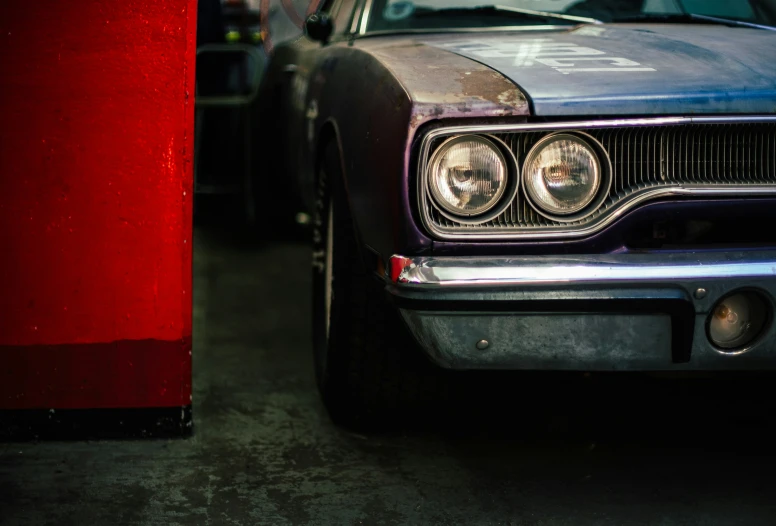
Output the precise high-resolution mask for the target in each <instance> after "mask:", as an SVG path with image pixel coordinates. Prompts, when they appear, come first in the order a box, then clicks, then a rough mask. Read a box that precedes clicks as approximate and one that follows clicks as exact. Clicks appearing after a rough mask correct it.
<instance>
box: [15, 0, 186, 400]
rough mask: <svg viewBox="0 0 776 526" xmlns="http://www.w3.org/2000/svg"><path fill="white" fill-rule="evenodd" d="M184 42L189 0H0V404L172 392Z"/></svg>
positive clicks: (182, 303) (181, 265)
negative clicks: (30, 0) (92, 349)
mask: <svg viewBox="0 0 776 526" xmlns="http://www.w3.org/2000/svg"><path fill="white" fill-rule="evenodd" d="M195 46H196V0H151V1H148V0H142V1H141V0H123V1H121V2H100V1H97V0H84V1H82V2H77V3H73V2H61V1H59V0H43V1H39V2H36V3H35V4H34V5H33V4H23V3H22V4H20V3H18V2H2V3H0V94H1V96H0V115H2V116H3V125H2V127H0V247H2V248H0V250H2V251H3V252H4V253H5V254H4V257H2V258H0V290H2V293H0V346H1V347H0V372H2V373H3V374H2V375H0V376H2V378H3V379H4V380H3V382H2V385H0V406H2V407H4V408H9V407H14V405H13V402H12V401H10V402H9V399H8V396H9V395H11V394H13V393H16V395H18V393H20V392H22V393H26V394H25V396H26V397H27V398H25V399H27V400H34V401H35V402H34V404H33V405H35V404H38V405H40V406H41V407H65V406H67V407H113V406H115V407H128V406H130V405H131V404H134V403H140V402H143V405H144V406H148V405H154V404H157V403H158V404H167V403H169V402H174V405H179V404H180V403H182V402H183V401H186V403H188V402H187V400H188V398H189V395H190V356H189V353H188V351H186V352H185V356H184V358H182V359H181V358H180V357H179V356H178V353H177V352H173V353H172V355H168V354H169V353H170V351H164V352H162V350H161V349H162V348H166V347H165V345H166V344H171V345H173V346H176V345H177V346H178V347H180V345H181V343H180V342H185V341H188V339H189V338H190V336H191V242H190V240H191V197H192V193H191V187H192V180H191V173H192V167H191V155H192V147H193V132H192V130H193V122H194V121H193V107H192V104H191V103H192V102H193V99H192V98H190V97H189V94H190V93H193V90H194V58H195V49H196V47H195ZM122 342H147V343H146V345H147V346H148V348H147V349H145V350H144V349H143V345H142V344H138V345H137V346H135V345H134V344H133V345H129V346H128V347H127V346H125V344H124V343H122ZM148 342H157V343H148ZM158 342H162V343H161V344H160V343H158ZM165 342H166V344H165ZM175 342H177V343H175ZM79 345H80V346H91V345H96V346H97V347H96V348H99V349H101V351H100V352H101V353H105V354H104V355H99V356H98V355H92V354H89V353H85V354H84V353H83V352H81V351H75V350H73V349H81V348H82V347H79ZM160 345H161V346H160ZM119 348H120V349H122V351H121V352H114V350H116V349H119ZM25 349H26V350H25ZM51 349H58V351H56V352H54V351H52V350H51ZM148 353H151V354H153V353H159V354H158V356H157V358H156V360H158V363H157V364H156V365H154V364H153V360H150V359H149V356H150V355H149V354H148ZM165 353H168V354H165ZM173 356H175V358H173ZM87 359H88V360H91V361H90V362H88V363H87V362H81V360H87ZM119 360H120V361H121V363H119ZM181 360H183V361H188V362H189V363H188V364H185V363H182V361H181ZM47 364H48V365H47ZM54 365H55V366H56V371H57V373H56V374H54V373H53V372H52V370H53V369H51V367H54ZM96 365H99V367H96ZM47 367H48V368H47ZM144 368H155V369H156V370H154V371H150V370H148V371H144V370H143V369H144ZM130 370H133V371H135V372H134V373H129V372H128V371H130ZM32 371H45V372H41V373H40V374H32ZM63 371H65V372H63ZM159 375H161V376H163V377H164V381H165V382H166V386H167V392H166V394H164V395H161V394H160V393H161V391H160V388H159V387H158V386H157V387H153V391H154V393H155V395H153V396H152V395H150V394H147V393H144V392H143V390H144V389H147V388H149V389H150V388H151V385H150V384H153V383H154V382H153V381H151V379H152V378H157V377H158V376H159ZM187 375H188V376H187ZM144 379H145V380H144ZM146 380H148V382H146ZM82 381H86V382H87V383H89V384H90V385H93V386H97V387H95V388H94V389H91V390H88V392H87V394H85V395H83V396H80V397H79V396H75V395H72V393H73V392H76V391H83V390H81V389H80V388H79V386H80V383H79V382H82ZM7 382H10V385H9V384H8V383H7ZM68 382H69V383H68ZM149 382H150V383H149ZM33 393H35V394H33ZM46 393H48V394H46ZM67 393H70V394H67ZM14 396H15V395H14ZM66 400H69V402H65V401H66ZM62 404H66V405H62ZM23 406H24V407H31V406H30V405H29V403H26V404H23Z"/></svg>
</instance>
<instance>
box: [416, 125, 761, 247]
mask: <svg viewBox="0 0 776 526" xmlns="http://www.w3.org/2000/svg"><path fill="white" fill-rule="evenodd" d="M686 120H687V121H690V120H691V119H686ZM642 123H643V121H639V125H637V126H635V125H633V126H627V125H625V126H623V125H622V123H618V126H611V127H589V128H585V127H583V126H580V127H579V128H576V130H577V131H580V132H583V133H586V134H588V135H590V136H592V137H593V138H595V139H596V140H597V141H598V142H600V143H601V145H602V146H603V148H604V149H605V150H606V152H607V153H608V156H609V158H610V161H611V164H612V185H611V188H610V190H609V195H608V199H607V200H606V201H605V202H604V204H603V205H602V206H601V207H600V208H599V209H598V210H597V211H595V212H594V213H592V214H591V215H589V216H587V217H585V218H584V219H582V220H580V221H576V222H573V223H563V222H559V221H554V220H550V219H547V218H545V217H543V216H542V215H540V214H539V213H537V212H536V211H535V210H534V209H533V208H532V206H531V205H530V204H529V203H528V201H527V200H526V198H525V196H524V194H523V192H522V187H521V189H520V190H519V191H518V192H517V195H516V196H515V198H514V200H513V201H512V202H511V203H510V205H509V206H508V207H507V208H506V209H505V210H504V212H503V213H501V214H500V215H499V216H497V217H496V218H494V219H492V220H490V221H487V222H484V223H479V224H474V225H472V224H463V223H459V222H456V221H452V220H450V219H448V218H446V217H444V216H443V215H442V214H440V213H439V212H438V211H437V209H436V208H435V206H434V204H433V203H432V201H431V199H428V198H426V199H424V201H423V206H424V207H425V211H426V217H425V219H426V221H427V224H428V226H429V227H430V228H431V230H432V231H434V232H435V233H437V234H441V237H450V238H454V237H457V236H459V235H463V236H471V235H483V236H491V235H497V236H502V237H504V236H506V237H522V236H525V235H530V234H536V235H537V236H536V237H540V236H542V235H547V234H550V233H555V234H558V233H560V234H566V235H574V234H577V235H586V234H589V233H591V231H594V230H595V229H596V227H597V226H600V228H603V226H605V224H606V222H607V221H608V219H607V218H609V217H610V216H612V214H613V212H615V211H617V210H619V209H621V208H624V207H628V206H635V204H637V203H639V202H644V201H646V200H648V199H650V198H657V197H665V196H669V195H693V194H703V195H709V194H712V195H730V194H741V195H744V194H757V195H762V194H763V193H774V194H776V157H775V156H776V120H774V121H771V122H767V121H766V122H749V123H703V124H695V123H691V124H670V125H655V126H645V125H643V124H642ZM593 125H595V123H593ZM550 126H551V125H548V126H547V127H546V129H542V130H528V131H509V132H503V131H500V130H499V132H496V133H488V132H487V130H482V131H479V132H477V133H481V134H483V133H484V134H488V135H491V136H493V137H497V138H499V139H501V140H502V141H503V142H504V143H505V144H507V145H508V146H509V148H510V149H511V150H512V152H513V153H514V155H515V158H516V159H517V162H518V166H519V167H520V168H521V170H522V162H523V160H524V159H525V157H526V155H527V153H528V151H529V150H530V149H531V147H532V146H533V145H534V144H535V143H536V142H537V141H539V140H540V139H541V138H542V137H544V136H545V135H547V134H549V133H553V132H554V131H555V129H553V128H551V127H550ZM534 128H535V126H534ZM563 129H564V131H573V130H574V128H569V126H565V127H564V128H563ZM447 136H449V135H444V136H438V137H436V138H435V139H434V140H432V141H431V142H430V143H429V146H430V147H429V148H427V152H428V155H430V153H431V152H433V150H434V148H435V146H436V145H438V144H439V143H440V142H441V141H443V140H444V139H445V138H446V137H447Z"/></svg>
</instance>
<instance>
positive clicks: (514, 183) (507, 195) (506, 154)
mask: <svg viewBox="0 0 776 526" xmlns="http://www.w3.org/2000/svg"><path fill="white" fill-rule="evenodd" d="M469 141H471V142H479V143H481V144H485V145H487V146H488V147H490V148H491V149H493V151H494V152H495V153H496V154H497V155H498V157H499V160H500V161H501V162H502V163H503V165H504V169H505V172H506V180H505V184H504V185H503V190H501V191H500V192H499V193H498V195H497V197H496V198H494V199H493V200H492V202H491V203H489V205H488V206H487V207H486V208H484V209H483V210H481V211H478V212H477V213H476V214H470V215H463V214H461V213H460V212H458V211H455V210H452V209H451V208H450V207H449V206H448V204H447V203H446V202H445V199H444V198H443V197H442V196H440V195H439V194H438V190H437V189H436V187H435V185H434V184H433V182H432V179H433V171H434V169H435V166H437V164H438V162H439V161H440V159H441V158H442V156H443V155H444V154H445V153H447V151H448V150H449V149H450V148H451V147H453V146H455V145H456V144H459V143H461V142H469ZM424 176H425V177H424V179H425V181H426V184H425V191H426V193H427V195H428V197H429V199H430V200H431V201H432V202H433V203H434V206H435V208H436V209H437V211H438V212H439V213H440V214H442V215H443V216H445V217H446V218H448V219H450V220H452V221H456V222H458V223H466V224H479V223H483V222H486V221H490V220H491V219H493V218H495V217H497V216H498V215H499V214H501V213H502V212H503V211H504V210H505V209H506V208H507V207H508V206H509V205H510V203H511V202H512V201H513V200H514V198H515V195H516V194H517V190H518V186H519V184H520V172H519V169H518V165H517V160H516V159H515V157H514V154H513V153H512V151H511V150H510V149H509V147H508V146H507V145H506V144H504V142H503V141H501V140H500V139H497V138H495V137H491V136H485V135H479V134H462V135H454V136H452V137H449V138H447V139H445V140H444V141H443V142H442V143H441V144H439V145H438V146H437V147H436V148H435V150H434V152H433V153H432V155H431V157H430V158H429V160H428V163H427V164H426V173H425V174H424Z"/></svg>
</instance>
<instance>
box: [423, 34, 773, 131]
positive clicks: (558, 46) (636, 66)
mask: <svg viewBox="0 0 776 526" xmlns="http://www.w3.org/2000/svg"><path fill="white" fill-rule="evenodd" d="M418 40H419V41H421V42H424V43H426V44H428V45H432V46H437V47H439V48H442V49H446V50H450V51H454V52H455V53H458V54H460V55H461V56H465V57H468V58H470V59H472V60H475V61H477V62H480V63H482V64H485V65H487V66H489V67H491V68H493V69H494V70H495V71H498V72H500V73H501V74H502V75H504V76H505V77H507V78H509V79H511V80H512V81H514V82H515V83H516V84H517V85H518V86H519V87H520V88H521V89H522V90H523V91H524V92H525V93H526V94H527V95H528V97H529V98H530V100H531V101H532V106H533V112H534V113H535V114H536V115H540V116H574V115H636V114H638V115H676V114H700V113H703V114H724V113H731V114H736V113H761V114H772V113H774V112H776V68H774V67H773V60H774V57H776V33H774V32H772V31H763V30H759V29H748V28H731V27H723V26H715V25H678V24H676V25H646V24H645V25H635V24H632V25H601V26H583V27H581V28H579V29H576V30H572V31H566V32H553V33H544V34H537V33H532V34H530V35H526V34H524V33H522V34H521V33H498V34H496V33H487V34H485V33H483V34H478V35H471V34H469V35H455V36H451V35H446V36H428V37H425V38H422V39H418Z"/></svg>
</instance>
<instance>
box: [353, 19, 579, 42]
mask: <svg viewBox="0 0 776 526" xmlns="http://www.w3.org/2000/svg"><path fill="white" fill-rule="evenodd" d="M356 20H358V18H356ZM576 27H579V26H569V25H560V26H555V25H541V26H493V27H440V28H423V29H381V30H379V31H367V32H366V33H363V34H358V35H356V36H357V37H358V38H370V37H383V36H396V35H418V34H429V35H437V34H445V33H453V34H454V33H492V32H509V31H515V32H519V31H561V30H562V31H570V30H572V29H574V28H576ZM356 28H357V24H354V25H353V28H352V30H351V32H352V33H355V32H356Z"/></svg>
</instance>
